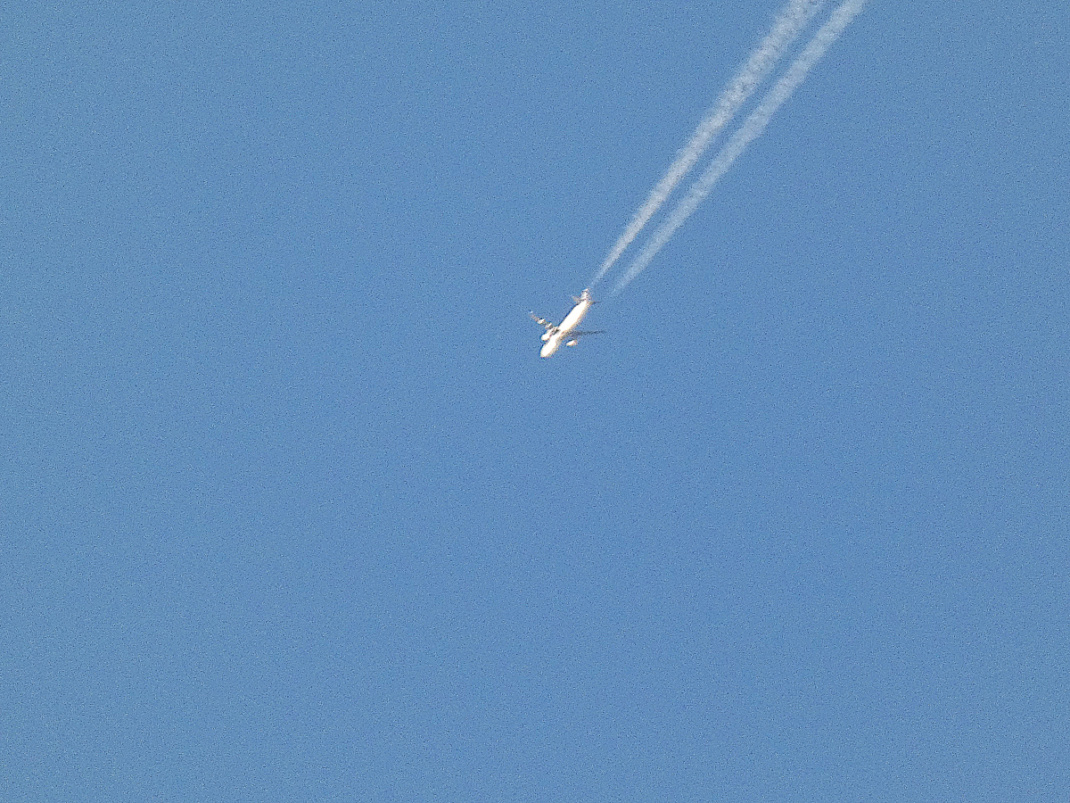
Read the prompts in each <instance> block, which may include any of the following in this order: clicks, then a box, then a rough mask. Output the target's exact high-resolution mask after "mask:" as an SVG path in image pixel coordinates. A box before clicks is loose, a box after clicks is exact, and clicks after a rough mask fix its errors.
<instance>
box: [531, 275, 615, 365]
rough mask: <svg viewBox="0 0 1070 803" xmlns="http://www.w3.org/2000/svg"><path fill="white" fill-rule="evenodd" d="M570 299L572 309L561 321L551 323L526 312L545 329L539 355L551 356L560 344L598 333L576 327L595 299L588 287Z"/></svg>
mask: <svg viewBox="0 0 1070 803" xmlns="http://www.w3.org/2000/svg"><path fill="white" fill-rule="evenodd" d="M572 300H573V301H575V302H576V306H574V307H573V308H572V311H571V312H569V314H568V315H566V316H565V320H563V321H561V323H559V324H557V323H553V322H552V321H548V320H546V319H545V318H540V317H538V316H537V315H536V314H535V313H534V312H531V313H528V314H529V315H530V316H531V319H532V320H533V321H535V323H537V324H539V325H540V326H544V327H546V331H545V332H543V335H542V339H543V341H544V345H543V347H542V350H541V351H540V352H539V356H540V357H553V356H554V354H556V353H557V350H558V349H559V348H561V344H562V343H564V344H565V345H566V346H575V345H576V344H577V343H578V342H579V340H580V337H582V336H583V335H600V334H602V332H601V331H598V332H577V331H576V327H577V326H579V325H580V321H582V320H583V316H584V315H586V314H587V310H589V309H590V308H591V304H594V303H595V300H594V299H593V298H591V290H590V288H587V289H585V290H584V291H583V292H582V293H580V297H579V298H576V297H575V296H573V297H572Z"/></svg>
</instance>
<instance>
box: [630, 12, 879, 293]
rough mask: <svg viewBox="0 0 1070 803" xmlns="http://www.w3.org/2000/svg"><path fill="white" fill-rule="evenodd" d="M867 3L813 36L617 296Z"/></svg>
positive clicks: (660, 230)
mask: <svg viewBox="0 0 1070 803" xmlns="http://www.w3.org/2000/svg"><path fill="white" fill-rule="evenodd" d="M865 4H866V0H844V2H843V3H841V4H840V5H839V6H838V7H837V8H836V9H835V11H833V12H832V14H831V16H830V17H829V19H828V21H827V22H826V23H825V24H824V25H822V26H821V27H820V28H819V29H818V31H817V33H815V34H814V38H813V39H811V40H810V42H809V44H807V45H806V47H805V48H804V49H803V51H802V53H800V54H799V57H798V58H797V59H795V61H794V62H793V63H792V65H791V66H790V67H788V69H787V71H786V72H785V73H784V75H782V76H781V77H780V79H779V80H778V81H777V82H776V83H775V84H774V85H773V88H772V89H770V90H769V93H768V94H767V95H766V96H765V98H764V99H763V100H762V102H761V103H760V104H759V105H758V106H757V108H755V110H754V111H753V112H751V114H750V116H749V117H748V118H747V119H746V120H745V121H744V122H743V124H742V125H741V126H740V127H739V129H738V130H737V131H736V132H735V134H733V135H732V137H731V139H729V140H728V142H726V143H725V145H724V147H723V148H721V151H720V153H718V154H717V156H715V157H714V159H713V161H712V162H711V163H710V166H709V167H708V168H706V172H704V173H703V174H702V176H701V177H700V178H699V179H698V181H696V182H695V184H694V185H693V186H692V187H691V190H690V191H689V192H688V194H687V197H685V198H684V199H683V200H681V201H680V203H679V204H678V205H677V206H676V209H674V210H673V212H672V214H671V215H670V216H669V217H668V218H667V219H666V220H665V221H664V222H663V223H662V224H661V225H660V226H659V227H658V229H657V231H655V232H654V235H653V236H652V237H651V238H650V241H649V242H648V243H647V244H646V245H645V246H644V248H643V250H642V251H641V252H640V253H639V256H638V257H636V259H635V261H634V262H633V263H632V264H631V266H630V267H629V268H628V272H627V273H625V274H624V277H623V278H622V279H621V280H620V281H619V282H618V283H617V286H616V287H615V288H614V290H613V294H614V295H616V294H617V293H619V292H620V291H621V290H623V289H624V288H625V287H627V286H628V284H629V283H630V282H631V281H632V280H633V279H634V278H635V277H636V276H638V275H639V274H640V273H642V272H643V270H644V269H645V268H646V266H647V265H649V264H650V261H651V260H652V259H653V258H654V256H655V255H656V254H657V253H658V251H660V250H661V248H662V247H663V246H664V245H665V243H667V242H668V241H669V239H670V238H671V237H672V236H673V234H674V233H675V232H676V230H677V229H678V228H680V226H682V225H683V223H684V221H685V220H687V219H688V218H689V217H690V216H691V213H692V212H694V211H695V209H696V208H697V207H698V205H699V204H700V203H702V202H703V200H705V198H706V196H707V195H709V194H710V190H712V189H713V187H714V185H715V184H716V183H717V182H718V181H719V180H720V178H721V176H723V175H724V174H725V173H726V172H727V171H728V168H730V167H731V166H732V164H733V163H734V162H735V161H736V159H738V158H739V156H740V154H742V153H743V151H745V150H746V149H747V146H748V145H750V143H751V142H753V141H754V140H755V139H757V138H758V136H760V135H761V133H762V131H764V130H765V127H766V125H768V123H769V120H770V118H771V117H772V116H773V114H774V113H775V112H776V110H777V109H779V108H780V106H781V105H782V104H783V103H784V101H786V100H787V99H788V98H790V97H791V95H792V93H793V92H795V90H796V89H798V88H799V85H800V84H801V83H802V82H803V80H804V79H805V78H806V75H807V73H809V72H810V70H811V69H812V68H813V66H814V65H815V64H817V62H818V61H820V60H821V57H822V56H824V55H825V53H826V52H827V51H828V49H829V48H830V47H832V45H833V44H834V43H835V42H836V40H837V39H839V38H840V35H841V34H842V33H843V31H844V29H845V28H846V27H847V26H848V25H849V24H850V23H851V20H853V19H854V18H855V17H856V16H857V15H858V13H859V12H860V11H861V10H862V7H863V6H864V5H865Z"/></svg>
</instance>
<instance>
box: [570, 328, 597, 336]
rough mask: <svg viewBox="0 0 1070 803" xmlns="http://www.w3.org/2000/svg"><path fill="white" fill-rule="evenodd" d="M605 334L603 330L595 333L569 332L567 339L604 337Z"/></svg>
mask: <svg viewBox="0 0 1070 803" xmlns="http://www.w3.org/2000/svg"><path fill="white" fill-rule="evenodd" d="M605 333H606V330H605V329H599V330H597V331H595V332H569V333H568V336H569V337H582V336H583V335H604V334H605Z"/></svg>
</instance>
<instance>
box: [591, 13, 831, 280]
mask: <svg viewBox="0 0 1070 803" xmlns="http://www.w3.org/2000/svg"><path fill="white" fill-rule="evenodd" d="M824 2H825V0H788V3H787V5H785V6H784V7H783V8H782V9H781V10H780V12H779V13H778V14H777V16H776V18H775V19H774V21H773V27H772V28H771V29H770V31H769V33H768V34H766V36H765V38H764V39H762V41H761V42H759V43H758V46H757V47H756V48H755V49H754V51H753V52H752V53H751V54H750V57H749V58H748V59H747V61H746V63H745V64H744V65H743V66H742V67H741V68H740V70H739V72H738V73H737V74H736V76H735V77H734V78H733V79H732V81H731V83H729V84H728V86H726V87H725V88H724V90H722V92H721V96H720V97H719V98H718V99H717V102H716V103H715V104H714V105H713V106H712V107H711V108H710V110H709V111H708V112H706V116H705V117H704V118H703V119H702V122H701V123H699V126H698V128H696V129H695V133H694V134H692V135H691V140H690V141H689V142H688V143H687V144H686V145H685V146H684V147H683V148H682V149H681V150H680V153H679V154H678V155H677V157H676V161H674V162H673V163H672V164H671V165H670V166H669V169H668V171H667V172H666V173H665V175H664V176H663V177H662V179H661V181H659V182H658V184H657V186H656V187H654V189H653V190H651V192H650V196H649V197H648V198H647V199H646V202H645V203H644V204H643V205H642V206H641V207H639V209H638V211H636V213H635V215H634V216H633V217H632V219H631V222H630V223H628V226H627V227H626V228H625V229H624V233H623V234H621V236H620V238H619V239H618V240H617V242H616V243H615V244H614V246H613V248H611V249H610V251H609V254H608V255H606V258H605V260H603V262H602V266H601V267H600V268H599V269H598V273H596V274H595V277H594V278H593V279H592V280H591V282H590V286H592V287H593V286H594V285H596V284H597V283H598V282H600V281H601V280H602V277H603V276H605V275H606V273H607V272H609V269H610V268H612V267H613V265H614V263H616V261H617V260H618V259H620V255H621V254H623V253H624V250H625V249H626V248H627V247H628V246H629V245H630V244H631V242H632V240H634V239H635V238H636V237H637V236H638V234H639V232H640V231H642V229H643V226H645V225H646V224H647V221H649V220H650V218H651V217H653V216H654V214H655V213H657V211H658V209H660V208H661V205H662V204H663V203H665V200H666V199H667V198H668V197H669V195H670V194H671V193H672V191H673V189H674V188H675V187H676V185H677V184H679V183H680V180H681V179H682V178H683V177H684V176H685V175H687V173H688V171H689V170H690V169H691V168H692V167H694V166H695V162H697V161H698V160H699V159H700V158H702V154H703V153H705V152H706V149H707V148H708V147H709V146H710V143H711V142H712V141H713V138H714V137H716V136H717V134H718V133H720V131H721V129H723V128H724V127H725V126H726V125H728V123H729V122H731V120H732V118H733V117H734V116H735V114H736V112H738V111H739V108H740V106H742V105H743V104H744V103H746V102H747V99H748V98H749V97H750V96H751V94H752V93H753V92H754V90H755V89H757V87H758V86H759V85H760V84H761V83H762V81H764V80H765V79H766V77H767V76H768V75H769V73H770V72H771V71H772V69H773V68H774V67H775V66H776V63H777V62H778V61H780V59H781V58H782V57H783V55H784V53H785V51H787V49H788V48H789V47H791V44H792V42H794V41H795V39H796V37H798V35H799V34H800V33H801V32H802V30H803V29H804V28H805V27H806V25H807V24H808V23H809V22H810V20H811V18H812V17H813V16H814V14H816V13H817V12H818V10H820V8H821V6H822V5H824Z"/></svg>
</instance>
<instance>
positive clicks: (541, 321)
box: [528, 312, 557, 329]
mask: <svg viewBox="0 0 1070 803" xmlns="http://www.w3.org/2000/svg"><path fill="white" fill-rule="evenodd" d="M528 315H529V316H530V318H531V320H533V321H535V323H537V324H538V325H539V326H545V327H546V328H547V329H552V328H553V327H555V326H557V324H556V323H554V322H553V321H548V320H546V319H545V318H540V317H539V316H538V315H536V314H535V313H534V312H529V313H528Z"/></svg>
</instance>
